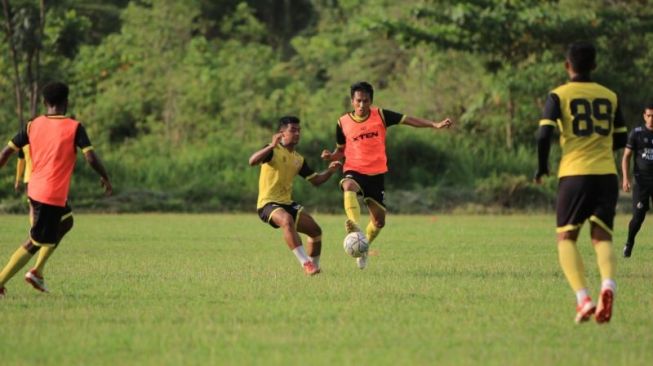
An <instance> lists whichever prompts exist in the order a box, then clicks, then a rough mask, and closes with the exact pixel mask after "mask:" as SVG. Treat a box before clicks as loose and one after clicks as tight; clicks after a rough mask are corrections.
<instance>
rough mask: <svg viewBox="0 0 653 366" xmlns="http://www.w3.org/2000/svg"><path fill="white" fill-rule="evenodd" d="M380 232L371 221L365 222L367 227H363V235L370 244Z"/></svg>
mask: <svg viewBox="0 0 653 366" xmlns="http://www.w3.org/2000/svg"><path fill="white" fill-rule="evenodd" d="M380 232H381V228H380V227H376V225H374V224H373V223H372V221H370V222H369V223H368V224H367V229H365V236H367V242H368V243H370V244H372V241H374V239H376V237H377V236H378V235H379V233H380Z"/></svg>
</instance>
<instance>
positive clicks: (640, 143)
mask: <svg viewBox="0 0 653 366" xmlns="http://www.w3.org/2000/svg"><path fill="white" fill-rule="evenodd" d="M643 117H644V126H640V127H637V128H635V129H634V130H632V131H631V132H630V134H629V135H628V142H627V143H626V148H625V149H624V156H623V158H622V159H621V173H622V176H623V182H622V184H621V186H622V188H623V190H624V192H629V191H630V188H631V184H630V179H629V178H628V175H629V174H630V160H631V159H634V161H635V166H634V168H633V176H634V177H635V184H634V185H633V186H632V189H633V217H632V219H631V220H630V223H629V224H628V239H627V240H626V244H625V245H624V252H623V253H624V257H626V258H629V257H630V255H631V254H632V252H633V247H634V246H635V236H636V235H637V233H638V232H639V229H640V228H641V227H642V223H643V222H644V218H645V217H646V211H648V209H649V202H650V200H651V197H652V196H653V104H649V105H647V106H646V108H644V113H643ZM633 152H635V154H633Z"/></svg>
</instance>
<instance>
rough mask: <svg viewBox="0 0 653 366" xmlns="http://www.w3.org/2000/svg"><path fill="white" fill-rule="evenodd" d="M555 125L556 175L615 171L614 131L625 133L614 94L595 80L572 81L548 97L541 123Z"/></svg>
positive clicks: (615, 132)
mask: <svg viewBox="0 0 653 366" xmlns="http://www.w3.org/2000/svg"><path fill="white" fill-rule="evenodd" d="M547 125H550V126H554V127H555V126H558V128H559V129H560V146H561V148H562V158H561V160H560V168H559V171H558V177H565V176H572V175H593V174H616V173H617V170H616V166H615V162H614V157H613V153H612V146H613V134H617V133H623V134H625V133H626V126H625V123H624V119H623V116H622V114H621V111H620V107H619V102H618V99H617V95H616V94H615V93H614V92H613V91H612V90H610V89H608V88H606V87H604V86H602V85H600V84H597V83H594V82H589V81H587V82H585V81H583V82H580V81H572V82H569V83H567V84H565V85H562V86H560V87H558V88H556V89H554V90H553V91H552V92H551V93H550V94H549V96H548V98H547V100H546V104H545V107H544V113H543V116H542V119H541V120H540V126H547Z"/></svg>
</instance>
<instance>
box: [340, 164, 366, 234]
mask: <svg viewBox="0 0 653 366" xmlns="http://www.w3.org/2000/svg"><path fill="white" fill-rule="evenodd" d="M356 176H357V175H356V174H355V173H353V172H345V178H343V179H342V180H341V181H340V188H341V189H342V191H343V198H344V208H345V215H347V222H346V223H345V229H346V231H347V232H348V233H350V232H353V231H360V226H359V225H360V217H361V208H360V205H359V204H358V194H359V192H361V191H362V190H361V186H360V184H359V182H357V181H356Z"/></svg>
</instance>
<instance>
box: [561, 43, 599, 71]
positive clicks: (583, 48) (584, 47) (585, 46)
mask: <svg viewBox="0 0 653 366" xmlns="http://www.w3.org/2000/svg"><path fill="white" fill-rule="evenodd" d="M567 61H569V63H570V64H571V68H572V69H573V70H574V71H575V72H577V73H579V74H581V75H589V73H590V72H591V71H592V70H593V69H594V67H595V66H596V48H595V47H594V45H593V44H591V43H590V42H586V41H580V42H574V43H572V44H570V45H569V48H568V49H567Z"/></svg>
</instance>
